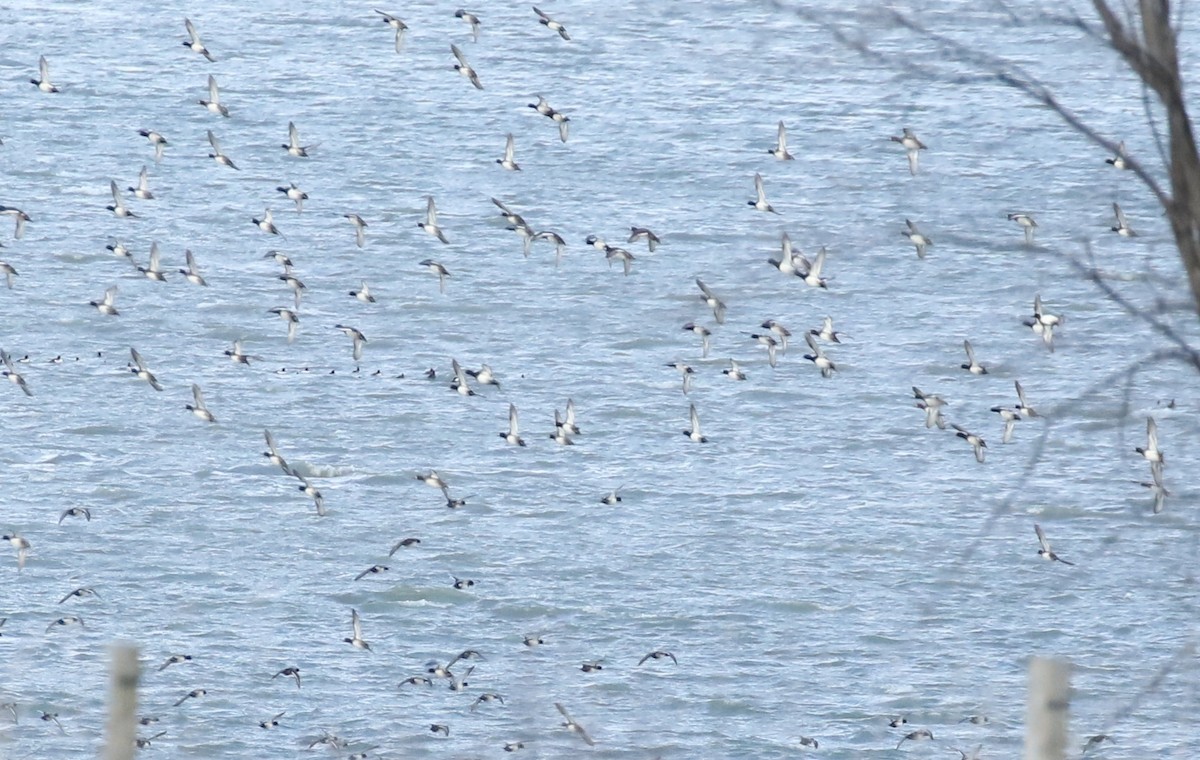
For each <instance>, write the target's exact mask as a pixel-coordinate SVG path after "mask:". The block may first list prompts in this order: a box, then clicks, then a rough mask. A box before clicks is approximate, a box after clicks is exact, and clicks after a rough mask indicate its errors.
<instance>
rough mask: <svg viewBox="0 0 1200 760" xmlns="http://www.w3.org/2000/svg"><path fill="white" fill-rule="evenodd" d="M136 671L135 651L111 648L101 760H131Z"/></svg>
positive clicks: (134, 740)
mask: <svg viewBox="0 0 1200 760" xmlns="http://www.w3.org/2000/svg"><path fill="white" fill-rule="evenodd" d="M138 669H139V665H138V653H137V647H134V646H132V645H130V644H116V645H114V646H113V648H112V680H111V681H110V683H109V694H108V729H107V732H106V733H107V736H106V738H105V747H104V760H133V756H134V751H135V748H136V746H137V687H138Z"/></svg>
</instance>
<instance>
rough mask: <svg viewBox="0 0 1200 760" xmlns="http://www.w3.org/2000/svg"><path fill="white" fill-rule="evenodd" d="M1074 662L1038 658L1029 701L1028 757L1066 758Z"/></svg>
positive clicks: (1034, 661) (1030, 759)
mask: <svg viewBox="0 0 1200 760" xmlns="http://www.w3.org/2000/svg"><path fill="white" fill-rule="evenodd" d="M1070 692H1071V665H1070V663H1068V662H1064V661H1063V660H1052V659H1047V658H1044V657H1034V658H1033V659H1032V660H1031V661H1030V662H1029V696H1028V701H1027V702H1026V704H1025V760H1063V758H1065V757H1066V749H1067V721H1068V719H1069V717H1070V709H1071V693H1070Z"/></svg>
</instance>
